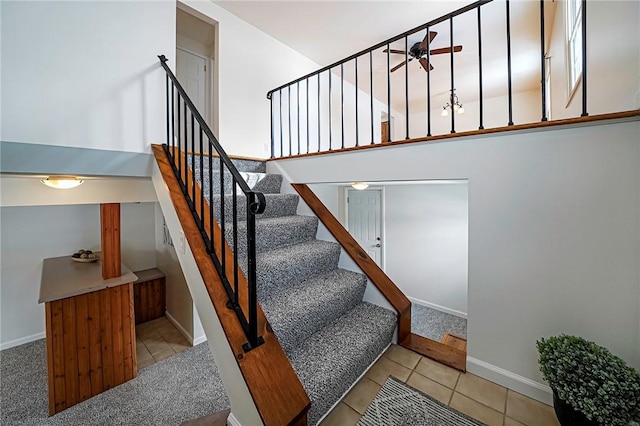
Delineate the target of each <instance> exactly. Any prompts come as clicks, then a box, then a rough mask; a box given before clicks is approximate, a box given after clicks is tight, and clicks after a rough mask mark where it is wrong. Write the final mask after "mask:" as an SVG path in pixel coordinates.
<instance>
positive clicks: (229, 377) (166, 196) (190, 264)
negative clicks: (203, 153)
mask: <svg viewBox="0 0 640 426" xmlns="http://www.w3.org/2000/svg"><path fill="white" fill-rule="evenodd" d="M151 180H152V182H153V187H154V189H155V191H156V195H157V197H158V203H159V204H160V208H161V210H162V214H163V215H164V218H165V221H166V224H167V227H168V228H169V233H170V234H171V235H172V236H177V235H181V236H182V238H184V232H183V230H182V226H181V224H180V220H179V219H178V214H177V212H176V210H175V208H174V205H173V202H172V200H171V196H170V193H169V189H168V187H167V185H166V183H165V182H164V179H163V177H162V173H161V172H160V169H159V168H158V165H157V163H155V162H154V164H153V170H152V175H151ZM177 240H178V239H177V238H174V241H177ZM176 254H177V256H178V261H179V262H180V267H181V268H182V272H183V273H184V277H185V281H186V283H187V287H188V288H189V293H190V294H191V297H192V299H193V302H194V304H195V306H196V310H197V312H198V316H199V317H200V322H201V323H202V327H203V329H204V332H205V335H206V336H207V341H208V344H209V350H210V351H211V353H212V354H213V358H214V360H215V363H216V365H217V367H218V371H219V372H220V377H221V379H222V382H223V384H224V387H225V390H226V392H227V395H228V396H229V401H230V403H231V414H230V415H229V422H230V423H231V424H238V425H262V424H263V422H262V419H261V418H260V414H259V413H258V409H257V408H256V405H255V403H254V400H253V398H252V396H251V393H250V391H249V388H248V387H247V384H246V382H245V380H244V378H243V376H242V372H241V371H240V367H239V366H238V363H237V361H236V358H235V355H234V353H233V351H232V348H231V345H230V344H229V342H228V340H227V338H226V335H225V332H224V329H223V327H222V324H221V323H220V319H219V318H218V315H217V313H216V311H215V309H214V307H213V305H212V303H211V299H210V298H209V294H208V292H207V289H206V286H205V283H204V280H203V279H202V275H201V274H200V271H199V269H198V265H197V264H196V260H195V258H194V255H193V252H192V251H191V248H190V247H189V244H186V243H185V244H184V251H183V250H182V248H181V247H176Z"/></svg>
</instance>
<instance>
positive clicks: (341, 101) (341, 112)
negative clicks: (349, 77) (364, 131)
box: [340, 64, 344, 149]
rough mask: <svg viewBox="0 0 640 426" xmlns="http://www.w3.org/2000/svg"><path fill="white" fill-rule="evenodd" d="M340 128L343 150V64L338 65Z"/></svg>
mask: <svg viewBox="0 0 640 426" xmlns="http://www.w3.org/2000/svg"><path fill="white" fill-rule="evenodd" d="M340 116H341V118H340V128H341V131H342V143H341V145H340V147H341V148H343V149H344V64H340Z"/></svg>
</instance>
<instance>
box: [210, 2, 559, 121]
mask: <svg viewBox="0 0 640 426" xmlns="http://www.w3.org/2000/svg"><path fill="white" fill-rule="evenodd" d="M215 3H217V4H218V5H220V6H221V7H223V8H225V9H227V10H228V11H230V12H232V13H234V14H235V15H237V16H239V17H240V18H242V19H243V20H245V21H247V22H249V23H251V24H252V25H254V26H256V27H258V28H260V29H261V30H263V31H264V32H266V33H268V34H270V35H271V36H272V37H274V38H276V39H278V40H280V41H281V42H283V43H284V44H286V45H288V46H290V47H291V48H293V49H294V50H296V51H298V52H300V53H302V54H303V55H305V56H307V57H308V58H310V59H312V60H313V61H315V62H317V63H318V64H320V65H322V66H325V65H329V64H331V63H334V62H336V61H338V60H341V59H343V58H345V57H347V56H350V55H352V54H354V53H356V52H359V51H361V50H364V49H366V48H368V47H370V46H373V45H375V44H378V43H380V42H382V41H384V40H386V39H389V38H392V37H394V36H396V35H398V34H401V33H403V32H405V31H408V30H410V29H413V28H415V27H417V26H420V25H422V24H425V23H427V22H429V21H431V20H434V19H436V18H438V17H440V16H442V15H445V14H447V13H450V12H452V11H454V10H456V9H459V8H461V7H464V6H466V5H468V4H470V3H471V2H470V1H465V0H423V1H328V0H326V1H300V0H298V1H268V0H264V1H244V0H232V1H215ZM545 3H546V5H547V6H546V8H547V9H546V11H547V13H545V15H547V16H546V17H545V19H546V20H547V39H548V34H549V32H550V28H551V23H552V22H553V11H554V9H555V3H554V2H553V1H552V0H547V1H546V2H545ZM510 4H511V6H510V7H511V31H512V38H511V49H512V72H513V87H514V92H517V91H525V90H532V89H535V88H538V87H539V82H540V27H539V2H538V1H533V0H512V1H511V2H510ZM505 15H506V14H505V2H504V1H503V0H496V1H494V2H492V3H489V4H487V5H485V6H483V7H482V32H483V38H482V43H483V45H482V49H483V81H484V97H485V98H487V97H493V96H501V95H505V94H506V36H505V34H506V19H505ZM476 22H477V15H476V12H475V11H473V12H468V13H466V14H464V15H461V16H459V17H457V18H455V19H454V44H461V45H463V51H462V52H459V53H456V54H455V58H454V59H455V69H456V74H455V75H456V77H455V88H456V92H457V94H458V95H459V96H460V98H461V100H462V101H463V102H464V101H467V102H468V101H471V100H474V99H477V97H478V78H479V77H478V59H477V58H478V53H477V24H476ZM431 30H433V31H437V32H438V36H437V37H436V38H435V39H434V41H433V42H432V45H431V47H432V48H439V47H446V46H448V45H449V24H448V22H444V23H441V24H438V25H437V26H435V27H434V28H431ZM424 35H425V32H424V31H421V32H419V33H416V34H414V35H412V36H409V37H408V46H409V47H411V45H412V44H413V43H415V42H417V41H421V40H422V38H423V37H424ZM391 47H392V48H394V49H399V50H404V40H401V41H397V42H395V43H393V44H392V46H391ZM386 60H387V59H386V54H385V53H383V52H382V49H379V50H378V51H376V52H374V74H375V75H374V81H376V80H378V79H382V80H384V79H385V78H386ZM403 60H404V56H403V55H393V54H392V55H391V66H392V67H393V66H394V65H397V64H399V63H400V62H402V61H403ZM363 61H364V63H365V65H366V64H367V63H368V59H367V58H363ZM449 61H450V58H449V55H439V56H432V57H431V63H432V65H433V66H434V67H435V69H434V70H433V71H432V72H431V73H430V74H431V76H430V77H431V87H432V92H431V93H432V95H436V96H437V95H441V96H440V97H442V98H443V99H445V100H446V99H447V97H448V93H449V91H448V89H449V88H450V71H449V67H450V65H449ZM366 68H368V67H366ZM352 73H353V71H352V69H349V68H348V66H347V65H345V76H346V79H348V80H351V78H350V77H349V76H351V75H352ZM359 75H360V74H359ZM392 75H393V78H394V79H395V80H397V83H396V81H395V80H394V83H393V84H399V85H401V86H404V70H403V69H401V70H400V71H396V72H395V73H393V74H392ZM409 76H410V85H411V93H412V94H411V95H410V103H411V104H412V110H414V111H418V110H420V109H421V108H422V109H424V107H425V105H424V93H425V89H424V87H425V86H426V78H424V77H425V76H426V73H425V72H424V71H423V70H422V68H421V67H420V65H419V64H418V63H417V61H413V62H411V63H410V64H409ZM359 78H360V79H361V84H363V86H364V87H366V84H367V83H366V82H365V81H362V77H359ZM364 79H368V76H365V77H364ZM283 83H284V82H283ZM394 95H395V96H394V99H393V103H394V105H397V106H400V105H404V90H396V92H395V94H394ZM377 96H378V95H377ZM396 97H397V98H396ZM414 104H416V105H414ZM417 104H421V105H417Z"/></svg>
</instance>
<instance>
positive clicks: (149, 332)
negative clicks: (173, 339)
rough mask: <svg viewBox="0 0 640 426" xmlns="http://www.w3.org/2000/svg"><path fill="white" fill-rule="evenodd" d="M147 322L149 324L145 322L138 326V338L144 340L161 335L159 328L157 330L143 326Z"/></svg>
mask: <svg viewBox="0 0 640 426" xmlns="http://www.w3.org/2000/svg"><path fill="white" fill-rule="evenodd" d="M145 324H148V323H144V324H142V325H139V326H137V327H136V338H139V339H140V340H142V341H144V340H147V339H157V338H159V337H161V336H160V333H158V330H156V329H155V328H153V327H142V326H143V325H145Z"/></svg>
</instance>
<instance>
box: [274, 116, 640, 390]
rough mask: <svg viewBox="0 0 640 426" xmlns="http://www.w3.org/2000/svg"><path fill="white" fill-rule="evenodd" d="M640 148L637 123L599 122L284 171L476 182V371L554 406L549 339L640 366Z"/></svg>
mask: <svg viewBox="0 0 640 426" xmlns="http://www.w3.org/2000/svg"><path fill="white" fill-rule="evenodd" d="M638 140H640V122H639V121H626V122H621V123H618V124H614V123H611V122H609V123H602V122H601V123H598V124H592V125H589V126H581V127H575V128H569V127H565V128H562V129H556V130H539V131H532V132H527V133H524V132H519V133H517V134H501V135H494V136H485V137H478V138H471V137H469V138H464V139H458V140H455V141H449V142H441V143H416V144H412V145H405V146H395V147H394V146H392V147H388V148H379V149H373V150H366V151H358V152H350V153H343V154H334V155H331V156H315V157H309V158H304V159H290V160H282V161H277V162H275V164H277V165H278V166H279V167H281V168H282V169H283V170H284V171H285V172H286V173H287V175H288V176H289V177H290V178H291V180H292V181H293V182H332V181H333V182H351V181H355V180H365V181H385V180H397V179H401V180H421V179H453V178H466V179H468V180H469V293H468V318H469V328H468V336H469V339H468V356H469V358H468V364H467V365H468V368H469V370H470V371H473V372H476V373H478V374H481V375H483V376H485V377H488V376H490V377H491V378H492V379H493V380H496V381H498V382H499V383H502V384H504V385H506V386H509V387H510V388H512V389H516V390H518V391H519V392H523V393H525V394H528V395H531V396H533V397H536V398H538V399H542V400H545V401H549V400H550V399H549V394H548V393H546V392H545V390H547V389H546V388H545V387H544V386H543V385H541V383H542V377H541V374H540V372H539V370H538V363H537V358H538V356H537V351H536V348H535V342H536V340H537V339H539V338H540V337H544V336H550V335H555V334H559V333H568V334H577V335H581V336H584V337H585V338H587V339H591V340H595V341H596V342H597V343H599V344H601V345H603V346H605V347H607V348H609V349H610V350H611V351H612V352H613V353H615V354H617V355H619V356H620V357H622V358H623V359H625V360H626V361H627V362H628V363H629V364H630V365H632V366H634V367H635V368H639V367H640V306H639V301H640V285H639V283H640V270H639V268H640V266H639V262H638V259H639V258H640V220H639V219H638V218H639V217H640V146H639V145H638ZM390 165H392V166H390Z"/></svg>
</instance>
